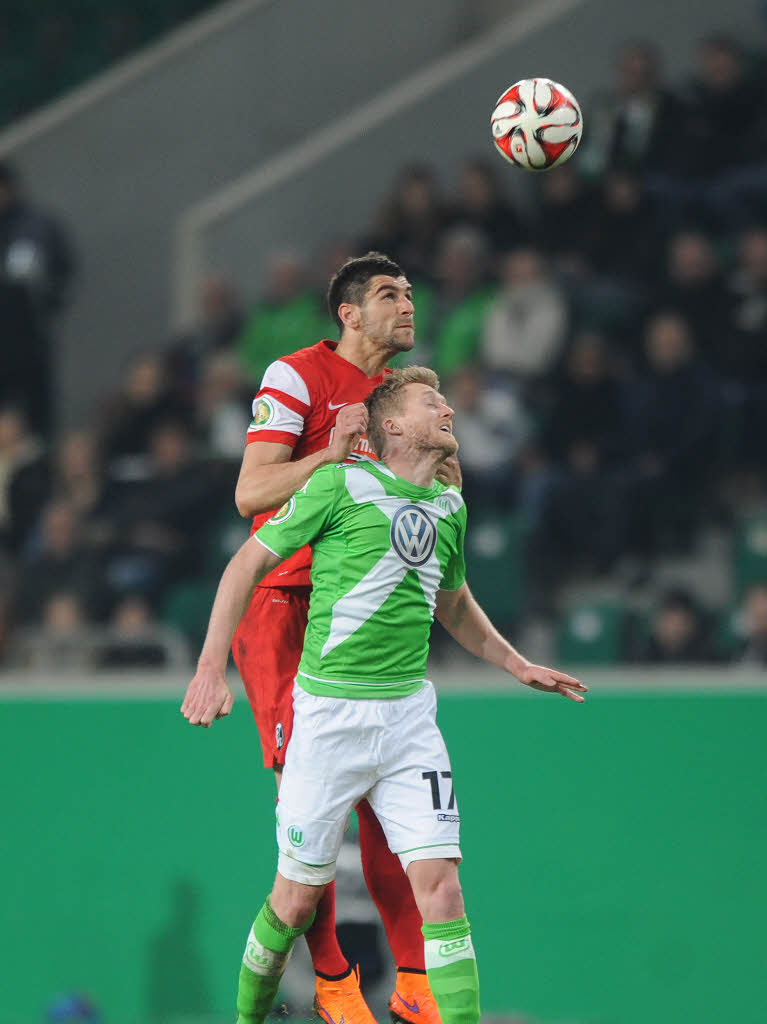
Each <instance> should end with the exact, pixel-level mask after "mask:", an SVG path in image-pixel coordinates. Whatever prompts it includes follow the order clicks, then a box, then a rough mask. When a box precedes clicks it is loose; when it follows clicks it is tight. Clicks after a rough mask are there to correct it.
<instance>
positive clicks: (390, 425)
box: [381, 416, 402, 437]
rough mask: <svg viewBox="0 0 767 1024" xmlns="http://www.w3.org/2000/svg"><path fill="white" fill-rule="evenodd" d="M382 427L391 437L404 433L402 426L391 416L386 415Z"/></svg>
mask: <svg viewBox="0 0 767 1024" xmlns="http://www.w3.org/2000/svg"><path fill="white" fill-rule="evenodd" d="M381 429H382V430H383V432H384V434H388V435H389V436H390V437H400V436H401V434H402V427H401V426H400V425H399V423H397V421H396V420H394V419H392V417H391V416H387V417H386V419H385V420H384V421H383V423H382V424H381Z"/></svg>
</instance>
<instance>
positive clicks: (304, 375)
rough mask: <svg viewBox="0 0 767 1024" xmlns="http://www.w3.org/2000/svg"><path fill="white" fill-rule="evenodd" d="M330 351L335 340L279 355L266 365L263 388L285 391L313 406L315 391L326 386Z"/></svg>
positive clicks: (297, 399) (284, 392)
mask: <svg viewBox="0 0 767 1024" xmlns="http://www.w3.org/2000/svg"><path fill="white" fill-rule="evenodd" d="M331 352H332V342H326V341H320V342H318V343H317V344H316V345H308V346H307V347H306V348H301V349H298V351H297V352H291V353H290V354H289V355H285V356H280V358H279V359H276V360H275V361H274V362H273V363H271V364H270V365H269V366H268V367H267V369H266V373H265V374H264V379H263V381H262V382H261V388H262V389H266V390H270V391H279V392H282V393H283V394H287V395H290V396H291V397H292V398H294V399H296V401H298V402H301V403H303V404H304V405H306V406H311V405H312V402H313V400H314V397H315V395H316V393H317V392H318V391H321V390H322V388H323V382H324V378H325V376H326V374H327V363H328V355H329V353H331Z"/></svg>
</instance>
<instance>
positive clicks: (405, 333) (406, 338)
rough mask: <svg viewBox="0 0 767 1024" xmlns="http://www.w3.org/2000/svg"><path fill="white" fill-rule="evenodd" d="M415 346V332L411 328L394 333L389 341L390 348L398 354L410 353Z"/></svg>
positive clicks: (404, 328)
mask: <svg viewBox="0 0 767 1024" xmlns="http://www.w3.org/2000/svg"><path fill="white" fill-rule="evenodd" d="M414 345H415V331H414V330H413V329H412V327H410V328H407V327H403V328H402V329H401V330H398V331H395V333H394V336H393V337H392V339H391V346H392V348H394V349H396V350H397V351H398V352H411V351H412V350H413V346H414Z"/></svg>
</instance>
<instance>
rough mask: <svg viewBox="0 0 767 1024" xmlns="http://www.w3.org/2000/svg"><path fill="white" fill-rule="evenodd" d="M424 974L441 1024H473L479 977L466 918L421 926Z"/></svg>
mask: <svg viewBox="0 0 767 1024" xmlns="http://www.w3.org/2000/svg"><path fill="white" fill-rule="evenodd" d="M421 931H422V932H423V937H424V940H425V942H424V947H425V956H426V974H427V975H428V978H429V986H430V988H431V991H432V993H433V995H434V998H435V1000H436V1001H437V1007H438V1009H439V1015H440V1017H441V1018H442V1024H477V1021H479V976H478V974H477V961H476V958H475V956H474V947H473V945H472V943H471V928H470V927H469V922H468V920H467V919H466V917H465V916H464V917H459V918H458V920H457V921H443V922H442V923H441V924H425V923H424V926H423V928H422V929H421Z"/></svg>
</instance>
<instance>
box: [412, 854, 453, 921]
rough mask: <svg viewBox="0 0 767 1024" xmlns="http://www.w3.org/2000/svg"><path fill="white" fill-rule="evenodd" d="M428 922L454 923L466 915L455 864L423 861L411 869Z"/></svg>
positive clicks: (422, 913)
mask: <svg viewBox="0 0 767 1024" xmlns="http://www.w3.org/2000/svg"><path fill="white" fill-rule="evenodd" d="M408 874H409V876H410V881H411V884H412V886H413V895H414V896H415V899H416V903H417V904H418V909H419V910H420V912H421V916H422V917H423V919H424V921H450V920H453V919H454V918H457V917H461V916H462V915H463V913H464V903H463V892H462V891H461V883H460V881H459V879H458V869H457V867H456V865H455V864H454V863H453V862H447V861H420V862H417V863H413V864H411V865H410V868H409V869H408Z"/></svg>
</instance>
